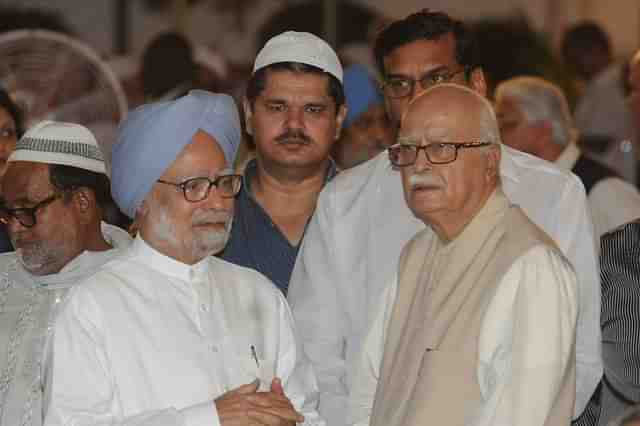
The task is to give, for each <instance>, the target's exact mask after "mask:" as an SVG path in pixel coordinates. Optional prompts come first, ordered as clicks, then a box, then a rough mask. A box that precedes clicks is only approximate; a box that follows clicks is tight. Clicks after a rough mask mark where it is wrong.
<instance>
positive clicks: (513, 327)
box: [349, 84, 578, 426]
mask: <svg viewBox="0 0 640 426" xmlns="http://www.w3.org/2000/svg"><path fill="white" fill-rule="evenodd" d="M499 144H500V134H499V130H498V125H497V122H496V119H495V116H494V115H493V110H492V107H491V104H490V103H489V102H488V101H487V100H486V99H485V98H483V97H482V96H480V95H479V94H477V93H475V92H474V91H473V90H471V89H468V88H465V87H461V86H458V85H452V84H443V85H441V86H437V87H434V88H432V89H429V90H427V91H426V92H424V93H423V94H421V95H420V96H418V97H417V98H416V99H415V100H414V101H413V102H412V103H411V104H410V105H409V107H408V110H407V112H406V114H405V115H404V118H403V120H402V126H401V128H400V134H399V137H398V143H397V144H396V145H394V146H393V147H391V148H389V158H390V160H391V163H392V164H393V165H394V166H396V167H398V168H400V170H401V174H402V186H403V189H404V197H405V200H406V203H407V205H408V206H409V208H410V209H411V211H412V212H413V214H414V215H415V216H416V217H417V218H418V219H419V220H421V221H423V222H424V223H425V225H427V226H429V227H430V229H429V230H427V229H425V230H423V231H421V232H418V233H417V234H416V235H415V236H414V237H413V238H412V239H411V240H410V241H409V243H407V245H405V247H404V248H403V251H402V255H401V257H400V262H399V269H398V273H397V278H396V280H395V281H394V282H393V285H392V286H391V287H390V288H388V289H387V291H386V294H385V298H384V299H383V301H382V306H381V307H380V308H381V309H380V312H379V313H378V315H377V317H376V318H375V320H374V321H373V325H372V327H371V328H370V329H369V333H368V336H367V338H366V339H365V343H364V346H363V348H364V349H363V351H362V353H361V357H360V360H359V362H358V364H357V369H356V374H355V379H354V383H353V388H352V392H351V411H350V415H349V423H353V424H357V425H363V426H364V425H369V424H371V425H372V426H418V425H424V424H436V425H448V426H463V425H465V426H470V425H474V426H475V425H487V426H488V425H495V426H497V425H518V426H534V425H535V426H542V425H547V426H552V425H553V426H561V425H568V424H569V423H570V421H571V417H572V414H573V405H574V400H575V367H576V366H575V327H576V319H577V314H578V300H577V286H576V285H577V282H576V276H575V273H574V272H573V269H572V268H571V265H570V264H569V263H568V261H567V260H566V259H565V258H564V256H563V255H562V253H561V251H560V250H559V249H558V247H557V246H556V244H555V243H554V242H553V241H552V240H551V238H549V236H548V235H547V234H545V233H544V231H542V229H540V228H539V227H538V226H536V225H535V224H534V223H533V222H531V220H530V219H529V218H528V217H527V216H526V215H525V213H524V212H523V210H522V209H521V208H520V207H518V206H517V205H515V204H513V203H511V202H510V201H509V200H508V199H507V197H506V196H505V194H504V192H503V191H502V186H501V184H500V173H499V163H500V156H501V155H500V146H499ZM431 230H433V232H432V231H431Z"/></svg>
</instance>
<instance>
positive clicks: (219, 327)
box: [45, 91, 324, 426]
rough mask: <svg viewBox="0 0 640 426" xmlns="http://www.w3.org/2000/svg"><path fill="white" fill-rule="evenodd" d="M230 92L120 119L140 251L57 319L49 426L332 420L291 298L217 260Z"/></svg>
mask: <svg viewBox="0 0 640 426" xmlns="http://www.w3.org/2000/svg"><path fill="white" fill-rule="evenodd" d="M239 141H240V122H239V119H238V112H237V110H236V106H235V104H234V102H233V100H232V99H231V97H229V96H227V95H221V94H211V93H208V92H204V91H191V92H190V93H189V94H188V95H186V96H184V97H182V98H179V99H177V100H176V101H172V102H166V103H155V104H149V105H144V106H142V107H140V108H138V109H137V110H135V111H133V112H132V113H131V114H130V115H129V117H128V118H127V120H126V121H125V122H124V123H123V124H122V125H121V128H120V134H119V139H118V142H117V143H116V145H115V146H114V150H113V160H112V176H113V180H112V188H111V190H112V194H113V196H114V199H115V201H116V203H117V204H118V206H119V207H120V208H121V209H122V211H124V212H125V213H126V214H127V215H128V216H129V217H131V218H135V220H136V223H137V224H138V226H139V233H138V236H137V237H136V239H135V240H134V242H133V244H132V245H131V247H129V248H128V249H127V250H125V251H124V252H123V253H122V254H121V255H120V256H119V257H118V258H117V259H114V260H113V261H112V262H109V263H108V264H107V265H105V266H104V267H103V268H102V269H101V270H100V271H99V272H98V273H97V274H95V275H94V276H93V277H91V278H90V279H88V280H87V281H86V282H84V283H83V284H82V285H81V286H78V287H77V291H74V292H73V293H72V295H71V297H70V298H69V302H68V304H67V305H66V306H65V307H64V309H63V310H62V312H61V314H60V319H59V321H58V323H57V326H56V332H55V339H54V356H55V361H56V362H55V363H54V368H53V375H52V396H51V404H50V406H49V410H48V412H47V416H46V422H45V423H46V424H47V425H63V424H64V425H68V424H87V425H88V424H91V425H95V424H109V425H132V424H135V425H139V426H143V425H153V426H178V425H180V426H196V425H198V426H199V425H203V426H204V425H221V426H231V425H234V426H235V425H273V426H283V425H293V424H295V423H296V422H298V423H303V422H304V424H305V425H323V424H324V422H323V421H321V420H320V419H319V416H318V414H317V412H316V409H315V407H316V405H317V392H318V391H317V385H316V380H315V376H314V374H313V370H312V368H311V366H310V363H309V362H308V361H307V360H306V359H305V358H304V355H303V353H302V350H301V349H300V348H299V347H298V345H297V343H296V337H295V333H294V330H293V325H292V320H291V313H290V311H289V308H288V306H287V303H286V301H285V299H284V297H283V296H282V294H281V293H280V292H279V291H278V290H277V289H276V288H275V287H274V286H273V284H272V283H270V282H269V281H268V280H267V279H266V278H264V277H263V276H262V275H260V274H259V273H257V272H255V271H253V270H250V269H247V268H243V267H240V266H237V265H233V264H230V263H227V262H226V261H224V260H221V259H219V258H216V257H213V256H211V255H212V254H215V253H217V252H218V251H220V250H221V249H222V248H223V247H224V245H225V243H226V241H227V238H228V234H229V228H230V225H231V220H232V217H233V203H234V196H235V195H236V194H237V193H238V190H239V189H240V184H241V177H240V176H238V175H234V174H232V169H231V166H232V164H233V160H234V157H235V155H236V150H237V147H238V145H239Z"/></svg>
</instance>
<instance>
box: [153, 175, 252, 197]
mask: <svg viewBox="0 0 640 426" xmlns="http://www.w3.org/2000/svg"><path fill="white" fill-rule="evenodd" d="M158 182H160V183H164V184H165V185H172V186H175V187H177V188H180V189H181V190H182V194H183V195H184V199H185V200H187V201H189V202H190V203H197V202H198V201H202V200H204V199H205V198H207V197H208V196H209V192H210V191H211V187H212V186H215V187H216V191H218V194H219V195H220V196H221V197H222V198H233V197H235V196H236V195H237V194H238V192H240V187H241V186H242V175H222V176H218V177H217V178H215V179H214V180H211V179H209V178H208V177H196V178H191V179H187V180H185V181H184V182H180V183H175V182H167V181H165V180H160V179H159V180H158Z"/></svg>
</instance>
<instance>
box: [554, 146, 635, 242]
mask: <svg viewBox="0 0 640 426" xmlns="http://www.w3.org/2000/svg"><path fill="white" fill-rule="evenodd" d="M581 153H582V152H581V151H580V148H578V147H577V146H576V145H575V144H573V143H570V144H569V145H567V147H566V148H565V150H564V151H562V154H560V157H558V159H557V160H556V161H555V164H556V165H557V166H558V167H560V168H561V169H563V170H567V171H569V170H571V169H573V167H574V166H575V164H576V162H577V161H578V157H580V154H581ZM587 200H588V202H589V207H590V209H591V215H592V218H593V228H594V230H595V235H596V236H598V238H600V237H601V236H602V235H603V234H605V233H606V232H609V231H611V230H613V229H615V228H617V227H619V226H620V225H623V224H625V223H628V222H631V221H632V220H635V219H637V218H639V217H640V192H638V190H637V189H636V187H635V186H633V185H631V184H630V183H628V182H626V181H624V180H622V179H620V178H617V177H609V178H606V179H602V180H600V181H599V182H597V183H596V184H595V185H594V186H593V188H591V192H589V194H588V195H587Z"/></svg>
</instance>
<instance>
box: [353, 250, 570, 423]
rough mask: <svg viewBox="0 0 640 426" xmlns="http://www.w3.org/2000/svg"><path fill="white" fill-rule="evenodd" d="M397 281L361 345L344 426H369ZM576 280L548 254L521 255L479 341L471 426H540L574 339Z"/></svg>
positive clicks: (488, 313) (486, 319) (496, 297)
mask: <svg viewBox="0 0 640 426" xmlns="http://www.w3.org/2000/svg"><path fill="white" fill-rule="evenodd" d="M396 291H397V281H396V280H394V281H393V283H392V285H390V286H389V287H387V289H385V291H384V293H383V295H382V296H383V297H382V300H381V302H382V303H381V304H380V306H379V309H378V312H377V314H376V316H375V318H374V320H373V323H372V325H371V328H370V329H369V331H368V334H367V337H366V338H365V341H364V345H363V351H362V353H361V354H360V357H359V359H358V362H357V366H356V370H355V375H354V381H353V388H352V389H353V390H352V392H351V396H350V404H349V416H348V424H355V425H358V426H366V425H369V418H370V415H371V409H372V407H373V401H374V397H375V392H376V387H377V384H378V379H379V376H380V366H381V362H382V355H383V352H384V342H385V331H386V330H387V327H388V325H389V321H390V319H391V313H392V310H393V304H394V302H395V298H396ZM577 314H578V300H577V293H576V280H575V275H574V273H573V271H572V270H571V268H570V267H569V266H568V265H567V264H566V263H565V262H563V261H562V259H560V257H559V256H558V255H557V254H555V253H554V252H553V251H552V250H550V249H549V248H547V247H545V246H537V247H534V248H533V249H531V250H529V251H528V252H527V253H526V254H525V255H523V256H521V257H520V259H518V260H517V261H516V262H515V263H514V264H513V265H512V266H511V268H510V269H509V270H508V271H507V273H506V274H505V275H504V277H503V278H502V280H501V281H500V283H499V284H498V287H497V290H496V293H495V295H494V297H493V299H492V300H491V302H490V304H489V306H488V308H487V311H486V314H485V316H484V320H483V321H482V325H481V331H480V337H479V340H478V360H477V366H476V371H477V375H478V383H479V385H480V391H481V394H482V402H481V405H480V407H478V409H477V413H476V415H475V416H473V417H472V418H470V419H469V421H468V422H467V425H469V426H513V425H518V426H540V425H543V424H544V421H545V419H546V418H547V415H548V413H549V412H550V410H551V408H552V407H553V404H554V403H555V396H556V393H557V391H558V390H559V388H560V385H561V383H562V380H563V377H564V373H565V370H566V366H567V362H568V358H569V356H570V354H572V353H573V352H572V348H573V344H574V338H575V325H576V317H577Z"/></svg>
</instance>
